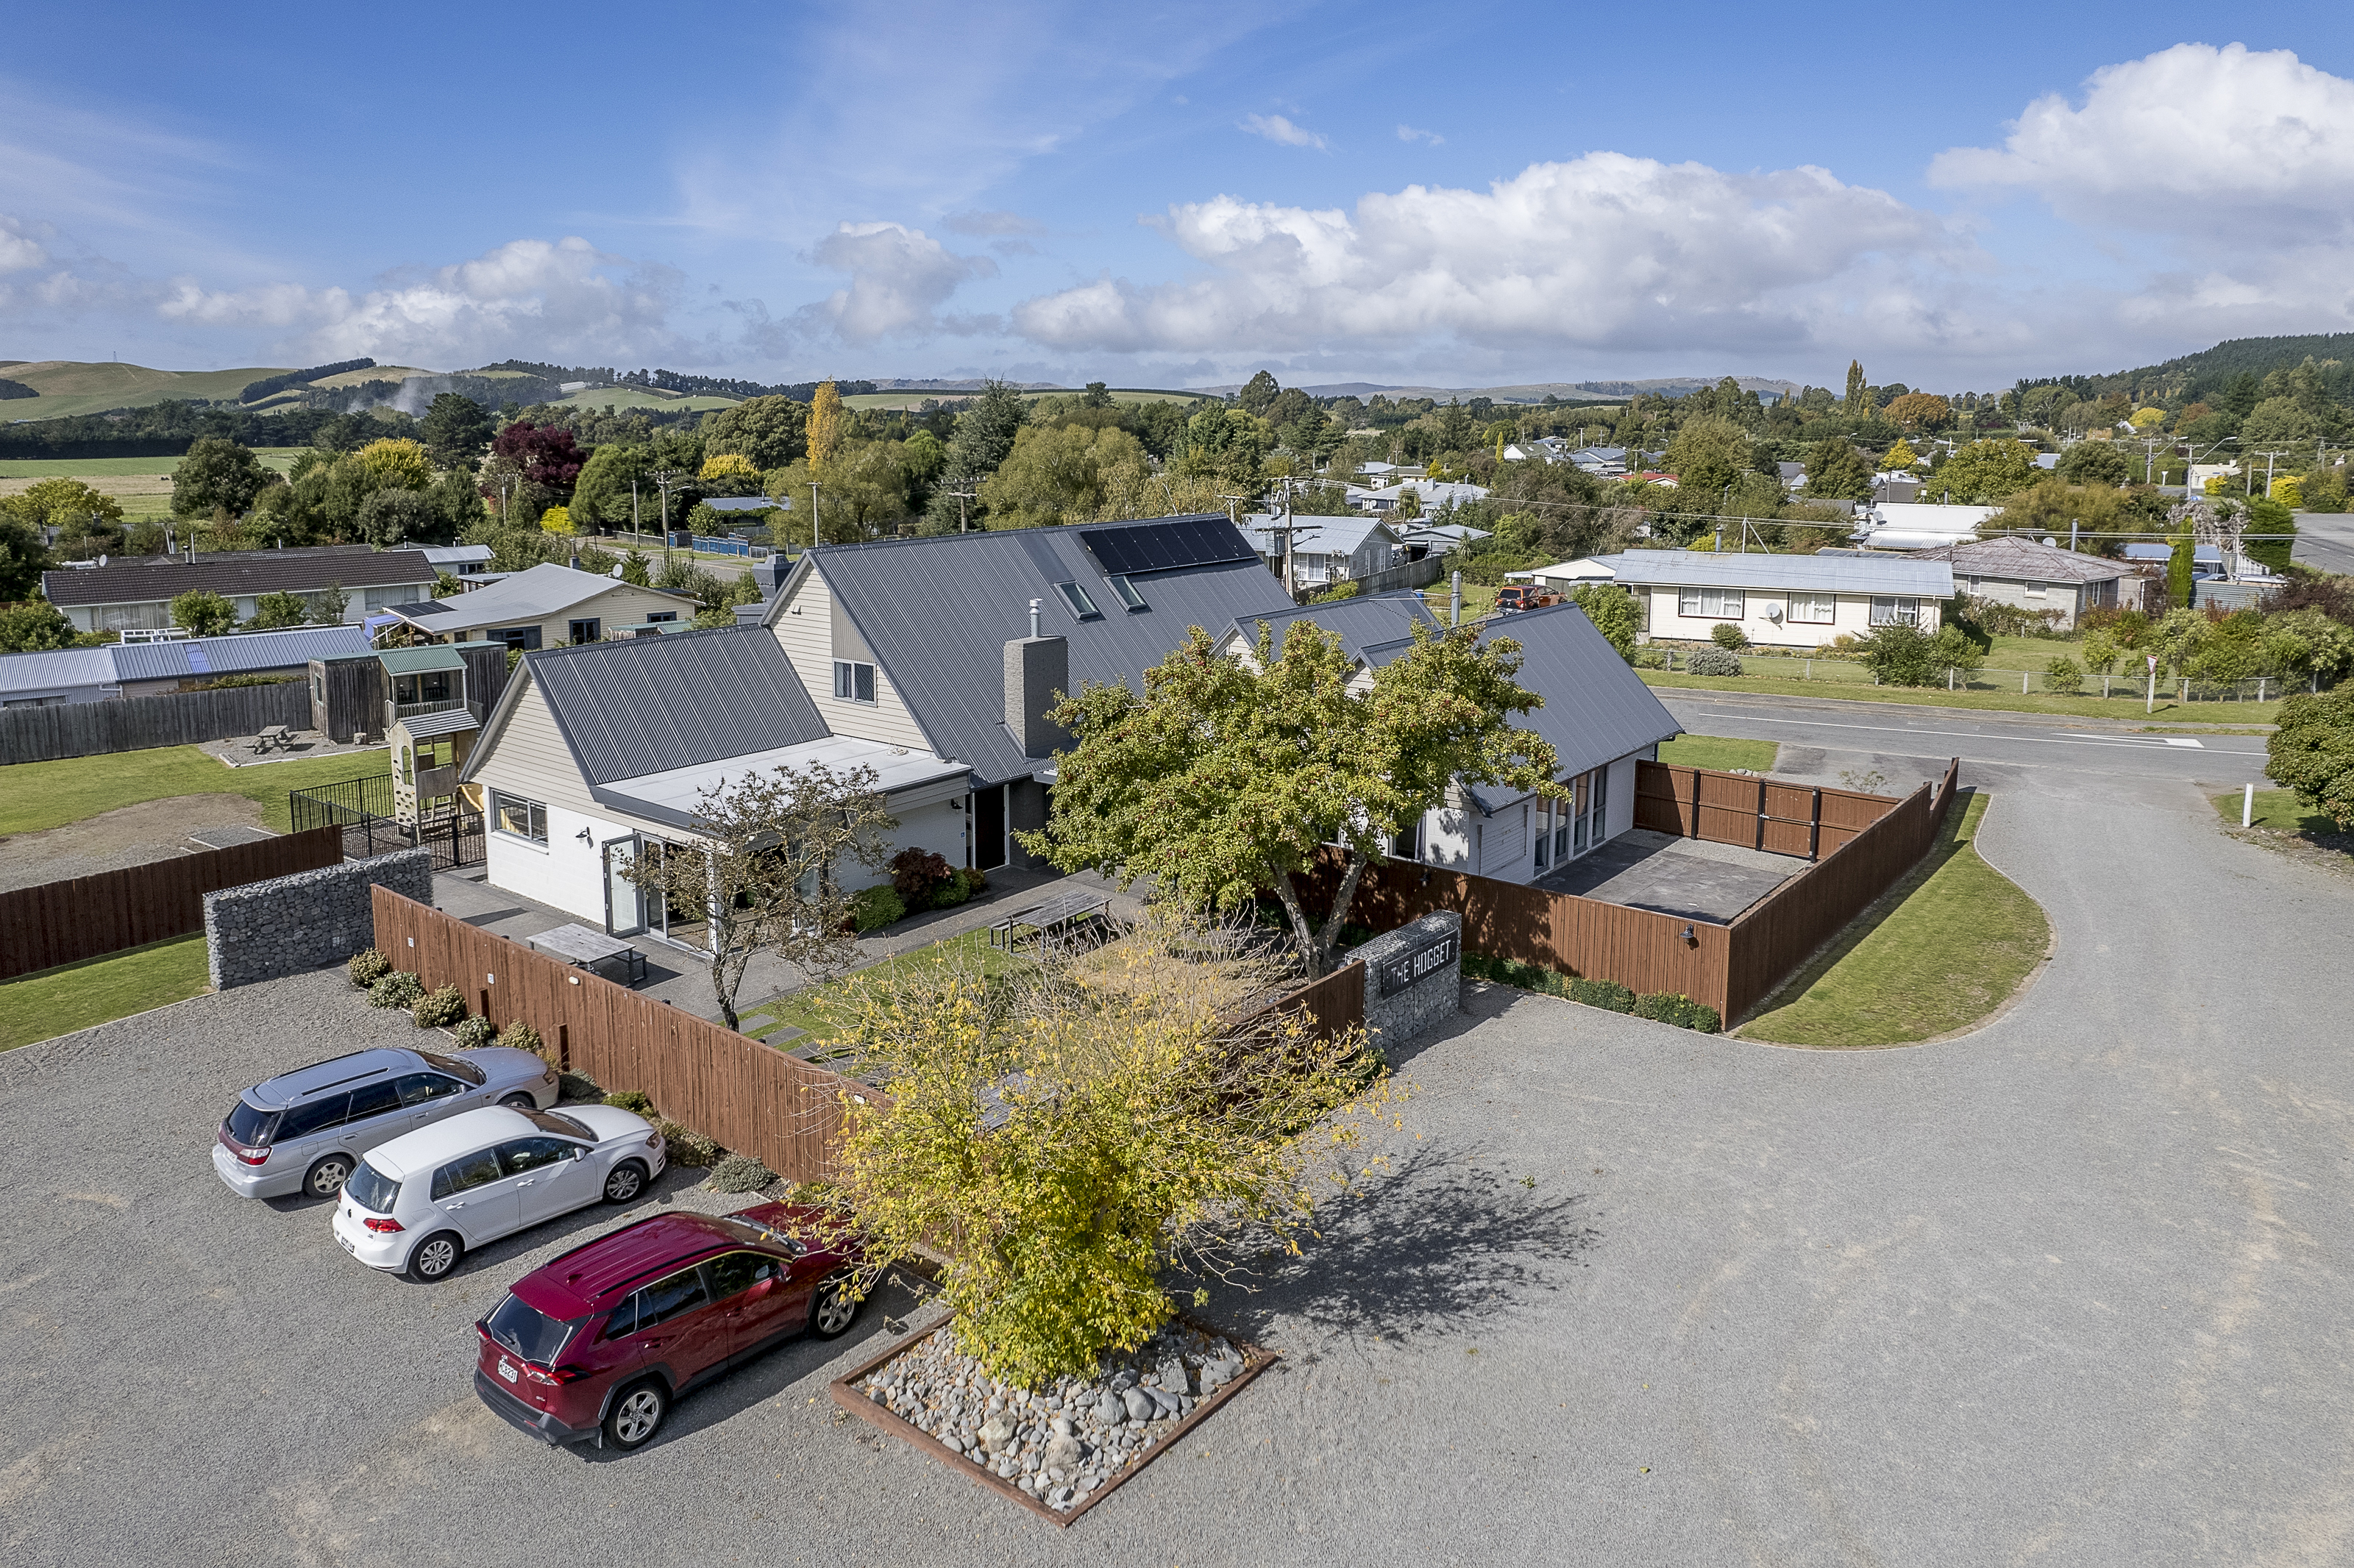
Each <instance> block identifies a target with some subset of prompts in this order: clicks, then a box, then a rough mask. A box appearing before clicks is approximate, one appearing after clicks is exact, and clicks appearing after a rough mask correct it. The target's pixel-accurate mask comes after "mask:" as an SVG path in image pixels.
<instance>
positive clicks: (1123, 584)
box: [1108, 577, 1151, 610]
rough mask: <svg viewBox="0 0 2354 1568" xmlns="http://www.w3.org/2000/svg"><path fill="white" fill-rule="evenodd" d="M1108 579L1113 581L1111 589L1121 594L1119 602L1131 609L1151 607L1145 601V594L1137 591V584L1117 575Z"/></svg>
mask: <svg viewBox="0 0 2354 1568" xmlns="http://www.w3.org/2000/svg"><path fill="white" fill-rule="evenodd" d="M1108 580H1109V581H1110V583H1111V591H1112V592H1114V593H1116V594H1118V595H1119V602H1120V603H1121V604H1123V605H1125V606H1126V607H1127V608H1128V609H1130V610H1139V609H1150V608H1151V606H1150V605H1148V604H1146V603H1145V602H1144V596H1143V595H1142V594H1140V593H1139V592H1137V591H1136V585H1135V584H1134V583H1132V582H1130V581H1129V580H1128V578H1126V577H1112V578H1110V579H1108Z"/></svg>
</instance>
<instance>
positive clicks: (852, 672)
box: [833, 659, 875, 703]
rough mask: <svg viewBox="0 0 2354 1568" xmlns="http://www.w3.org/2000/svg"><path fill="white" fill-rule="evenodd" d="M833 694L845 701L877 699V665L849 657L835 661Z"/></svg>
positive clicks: (864, 701) (865, 701)
mask: <svg viewBox="0 0 2354 1568" xmlns="http://www.w3.org/2000/svg"><path fill="white" fill-rule="evenodd" d="M833 694H834V695H835V696H837V697H839V698H841V699H842V700H843V702H845V703H871V702H873V701H874V700H875V666H874V665H872V664H861V663H858V662H855V661H853V660H849V659H836V660H835V661H834V662H833Z"/></svg>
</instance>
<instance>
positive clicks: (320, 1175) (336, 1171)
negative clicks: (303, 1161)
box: [302, 1154, 352, 1198]
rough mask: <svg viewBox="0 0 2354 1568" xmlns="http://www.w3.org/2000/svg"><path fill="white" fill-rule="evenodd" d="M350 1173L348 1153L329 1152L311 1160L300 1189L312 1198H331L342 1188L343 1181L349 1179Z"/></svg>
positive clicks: (350, 1165) (350, 1163)
mask: <svg viewBox="0 0 2354 1568" xmlns="http://www.w3.org/2000/svg"><path fill="white" fill-rule="evenodd" d="M351 1173H352V1162H351V1159H350V1157H349V1156H348V1155H343V1154H330V1155H328V1156H327V1157H326V1158H325V1159H323V1160H315V1161H313V1164H312V1166H311V1170H310V1172H309V1174H307V1175H305V1176H304V1177H303V1178H302V1191H304V1192H308V1193H309V1194H311V1196H313V1198H332V1197H334V1195H335V1194H336V1193H338V1192H342V1191H343V1190H344V1183H345V1181H347V1180H349V1179H350V1177H351Z"/></svg>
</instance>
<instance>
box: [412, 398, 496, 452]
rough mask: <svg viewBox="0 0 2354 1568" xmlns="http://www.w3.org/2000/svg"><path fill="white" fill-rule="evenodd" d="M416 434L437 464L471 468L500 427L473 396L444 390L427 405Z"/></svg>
mask: <svg viewBox="0 0 2354 1568" xmlns="http://www.w3.org/2000/svg"><path fill="white" fill-rule="evenodd" d="M417 433H418V435H419V437H420V438H422V439H423V440H424V442H425V450H427V451H429V452H430V453H432V454H433V461H434V462H435V464H436V465H438V466H439V467H441V468H445V469H458V468H463V469H469V470H471V469H472V467H473V466H474V463H475V461H476V460H477V459H479V458H481V456H482V452H483V451H484V450H485V449H487V448H488V447H489V446H490V444H491V438H492V437H493V435H495V434H497V433H498V428H497V427H496V426H495V425H493V423H492V422H491V416H490V413H489V411H488V410H487V409H485V408H483V407H482V405H481V404H480V403H477V402H475V401H474V400H473V399H472V397H462V396H461V395H460V394H458V393H455V392H444V393H441V394H440V395H439V396H437V397H435V398H434V399H433V401H432V402H431V403H430V404H429V405H428V406H427V408H426V409H425V418H422V419H419V421H418V422H417Z"/></svg>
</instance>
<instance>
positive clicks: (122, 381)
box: [5, 359, 287, 419]
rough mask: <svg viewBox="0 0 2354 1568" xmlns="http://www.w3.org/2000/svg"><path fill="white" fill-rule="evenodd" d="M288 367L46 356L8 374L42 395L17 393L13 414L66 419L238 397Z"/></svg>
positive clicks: (9, 411) (8, 413)
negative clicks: (207, 366)
mask: <svg viewBox="0 0 2354 1568" xmlns="http://www.w3.org/2000/svg"><path fill="white" fill-rule="evenodd" d="M286 368H287V367H286V366H268V365H262V366H247V367H246V368H244V369H242V370H151V369H150V368H148V367H147V366H143V365H123V364H120V363H117V362H114V361H111V360H109V361H101V362H99V363H95V364H91V363H86V362H83V361H79V360H71V359H45V360H39V361H36V362H34V363H32V364H29V365H13V366H9V367H8V368H7V370H6V372H5V375H6V376H7V378H8V379H9V380H11V381H21V382H23V383H24V384H25V385H26V386H27V387H31V388H32V389H33V390H34V391H36V392H38V393H39V394H40V396H39V397H16V398H12V399H10V400H9V402H8V403H7V404H6V405H5V417H6V418H11V419H62V418H66V417H67V416H68V415H70V414H102V413H105V412H106V411H107V410H108V409H110V408H145V407H147V405H149V404H151V403H169V402H174V401H176V400H178V399H181V398H186V397H201V398H206V399H213V398H221V397H236V396H237V395H238V394H239V392H241V391H243V390H244V389H245V388H246V387H247V386H248V385H249V383H251V382H255V381H259V380H260V379H261V378H262V377H263V376H277V375H281V374H283V373H284V371H285V370H286Z"/></svg>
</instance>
